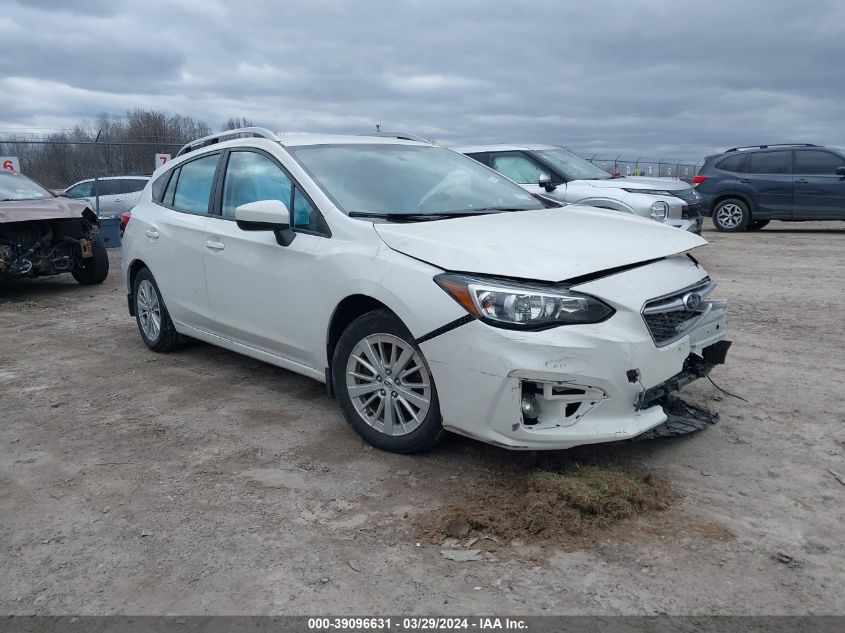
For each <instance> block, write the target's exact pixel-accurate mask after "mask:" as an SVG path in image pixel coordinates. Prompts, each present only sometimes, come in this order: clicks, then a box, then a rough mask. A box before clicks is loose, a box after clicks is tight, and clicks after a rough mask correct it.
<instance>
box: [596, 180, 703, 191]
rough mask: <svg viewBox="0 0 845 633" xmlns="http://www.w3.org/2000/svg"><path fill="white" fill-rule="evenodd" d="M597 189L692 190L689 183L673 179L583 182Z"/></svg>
mask: <svg viewBox="0 0 845 633" xmlns="http://www.w3.org/2000/svg"><path fill="white" fill-rule="evenodd" d="M581 182H585V183H587V184H588V185H590V186H591V187H596V188H597V189H623V188H624V189H663V190H665V191H681V190H683V189H692V187H691V186H690V184H689V183H686V182H684V181H683V180H675V179H674V178H642V177H639V176H636V177H625V178H608V179H607V180H583V181H581Z"/></svg>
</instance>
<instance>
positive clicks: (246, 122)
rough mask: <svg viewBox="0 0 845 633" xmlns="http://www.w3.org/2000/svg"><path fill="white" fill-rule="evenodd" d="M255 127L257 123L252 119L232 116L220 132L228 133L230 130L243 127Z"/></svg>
mask: <svg viewBox="0 0 845 633" xmlns="http://www.w3.org/2000/svg"><path fill="white" fill-rule="evenodd" d="M254 125H255V122H254V121H253V120H252V119H247V118H246V117H242V116H230V117H229V120H228V121H226V122H225V123H224V124H223V127H222V128H220V131H221V132H226V131H228V130H237V129H238V128H242V127H253V126H254Z"/></svg>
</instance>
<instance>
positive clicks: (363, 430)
mask: <svg viewBox="0 0 845 633" xmlns="http://www.w3.org/2000/svg"><path fill="white" fill-rule="evenodd" d="M378 334H386V335H392V336H395V337H397V338H399V339H401V340H402V342H404V343H405V344H406V345H408V346H410V347H411V348H412V349H413V350H414V351H415V352H416V354H417V355H418V356H419V360H420V361H422V364H423V366H424V368H425V370H426V371H427V372H428V377H429V379H430V384H431V386H430V398H429V408H428V413H427V414H426V415H425V417H424V418H423V420H422V422H421V423H420V424H419V426H418V427H417V428H415V429H414V430H412V431H411V432H409V433H406V434H404V435H387V434H385V433H383V432H382V431H380V430H378V429H376V428H374V427H373V426H371V425H370V424H368V423H367V421H366V420H365V419H364V417H363V414H360V413H358V410H357V409H356V408H355V404H354V403H353V402H352V398H351V397H350V395H349V390H348V387H347V385H346V367H347V363H348V362H349V358H350V356H351V355H352V352H353V350H354V349H355V346H356V345H358V343H359V342H361V341H363V340H364V339H365V338H366V337H368V336H371V335H378ZM332 383H333V386H334V392H335V395H336V397H337V400H338V402H339V403H340V408H341V410H342V411H343V414H344V416H345V417H346V420H347V421H348V422H349V424H350V425H352V428H353V429H355V432H356V433H358V435H360V436H361V437H362V438H363V439H365V440H366V441H367V442H369V443H370V444H372V445H373V446H375V447H376V448H379V449H381V450H384V451H390V452H392V453H418V452H420V451H425V450H428V449H430V448H432V447H433V446H434V445H435V444H437V443H438V442H439V441H440V440H441V439H442V438H443V437H444V435H445V433H446V432H445V431H444V430H443V425H442V419H441V416H440V401H439V400H438V398H437V388H436V386H435V384H434V377H433V376H432V375H431V369H430V368H429V366H428V363H427V362H426V360H425V357H424V356H423V353H422V351H421V350H420V348H419V347H418V346H417V344H416V343H415V342H414V337H413V336H412V335H411V333H410V332H409V331H408V328H406V327H405V325H404V324H403V323H402V322H401V321H400V320H399V319H398V318H397V317H396V315H394V314H393V313H392V312H390V311H389V310H386V309H382V310H374V311H373V312H368V313H367V314H364V315H363V316H360V317H358V318H357V319H355V321H353V322H352V323H351V324H350V325H349V326H348V327H347V328H346V330H344V332H343V334H341V335H340V339H339V340H338V342H337V346H336V347H335V351H334V356H333V358H332ZM394 428H395V427H394Z"/></svg>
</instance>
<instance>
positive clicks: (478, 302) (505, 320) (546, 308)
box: [434, 273, 613, 330]
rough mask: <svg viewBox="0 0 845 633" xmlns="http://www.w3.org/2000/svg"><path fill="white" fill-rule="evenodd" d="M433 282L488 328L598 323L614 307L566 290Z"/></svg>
mask: <svg viewBox="0 0 845 633" xmlns="http://www.w3.org/2000/svg"><path fill="white" fill-rule="evenodd" d="M434 281H435V282H436V283H437V285H439V286H440V287H441V288H443V290H445V291H446V292H448V293H449V294H450V295H451V296H452V298H453V299H454V300H455V301H457V302H458V303H460V304H461V305H462V306H463V307H464V308H465V309H466V311H467V312H469V313H470V314H471V315H473V316H474V317H477V318H479V319H481V320H482V321H484V322H485V323H488V324H490V325H495V326H497V327H503V328H509V329H518V330H544V329H547V328H551V327H557V326H559V325H575V324H579V323H599V322H600V321H604V320H605V319H607V318H609V317H610V316H611V315H612V314H613V308H611V307H610V306H608V305H607V304H605V303H603V302H602V301H599V300H598V299H596V298H595V297H591V296H589V295H585V294H581V293H578V292H573V291H571V290H568V289H566V288H554V287H552V288H547V287H543V286H541V285H533V284H530V283H525V284H522V283H519V282H512V281H506V280H497V279H488V278H484V277H472V276H469V275H459V274H452V273H443V274H441V275H437V276H436V277H435V278H434Z"/></svg>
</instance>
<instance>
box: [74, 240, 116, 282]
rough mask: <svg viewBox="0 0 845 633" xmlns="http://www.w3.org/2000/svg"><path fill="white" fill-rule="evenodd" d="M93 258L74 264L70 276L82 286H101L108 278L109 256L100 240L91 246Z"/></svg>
mask: <svg viewBox="0 0 845 633" xmlns="http://www.w3.org/2000/svg"><path fill="white" fill-rule="evenodd" d="M92 246H93V249H92V250H93V251H94V256H93V257H89V258H87V259H82V260H80V261H79V263H77V264H76V266H75V267H74V269H73V271H71V274H72V275H73V278H74V279H76V281H78V282H79V283H81V284H82V285H83V286H91V285H94V284H101V283H103V282H104V281H105V280H106V277H108V276H109V254H108V252H107V251H106V245H105V244H103V242H102V240H101V239H100V238H97V239H96V240H94V243H93V244H92Z"/></svg>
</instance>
